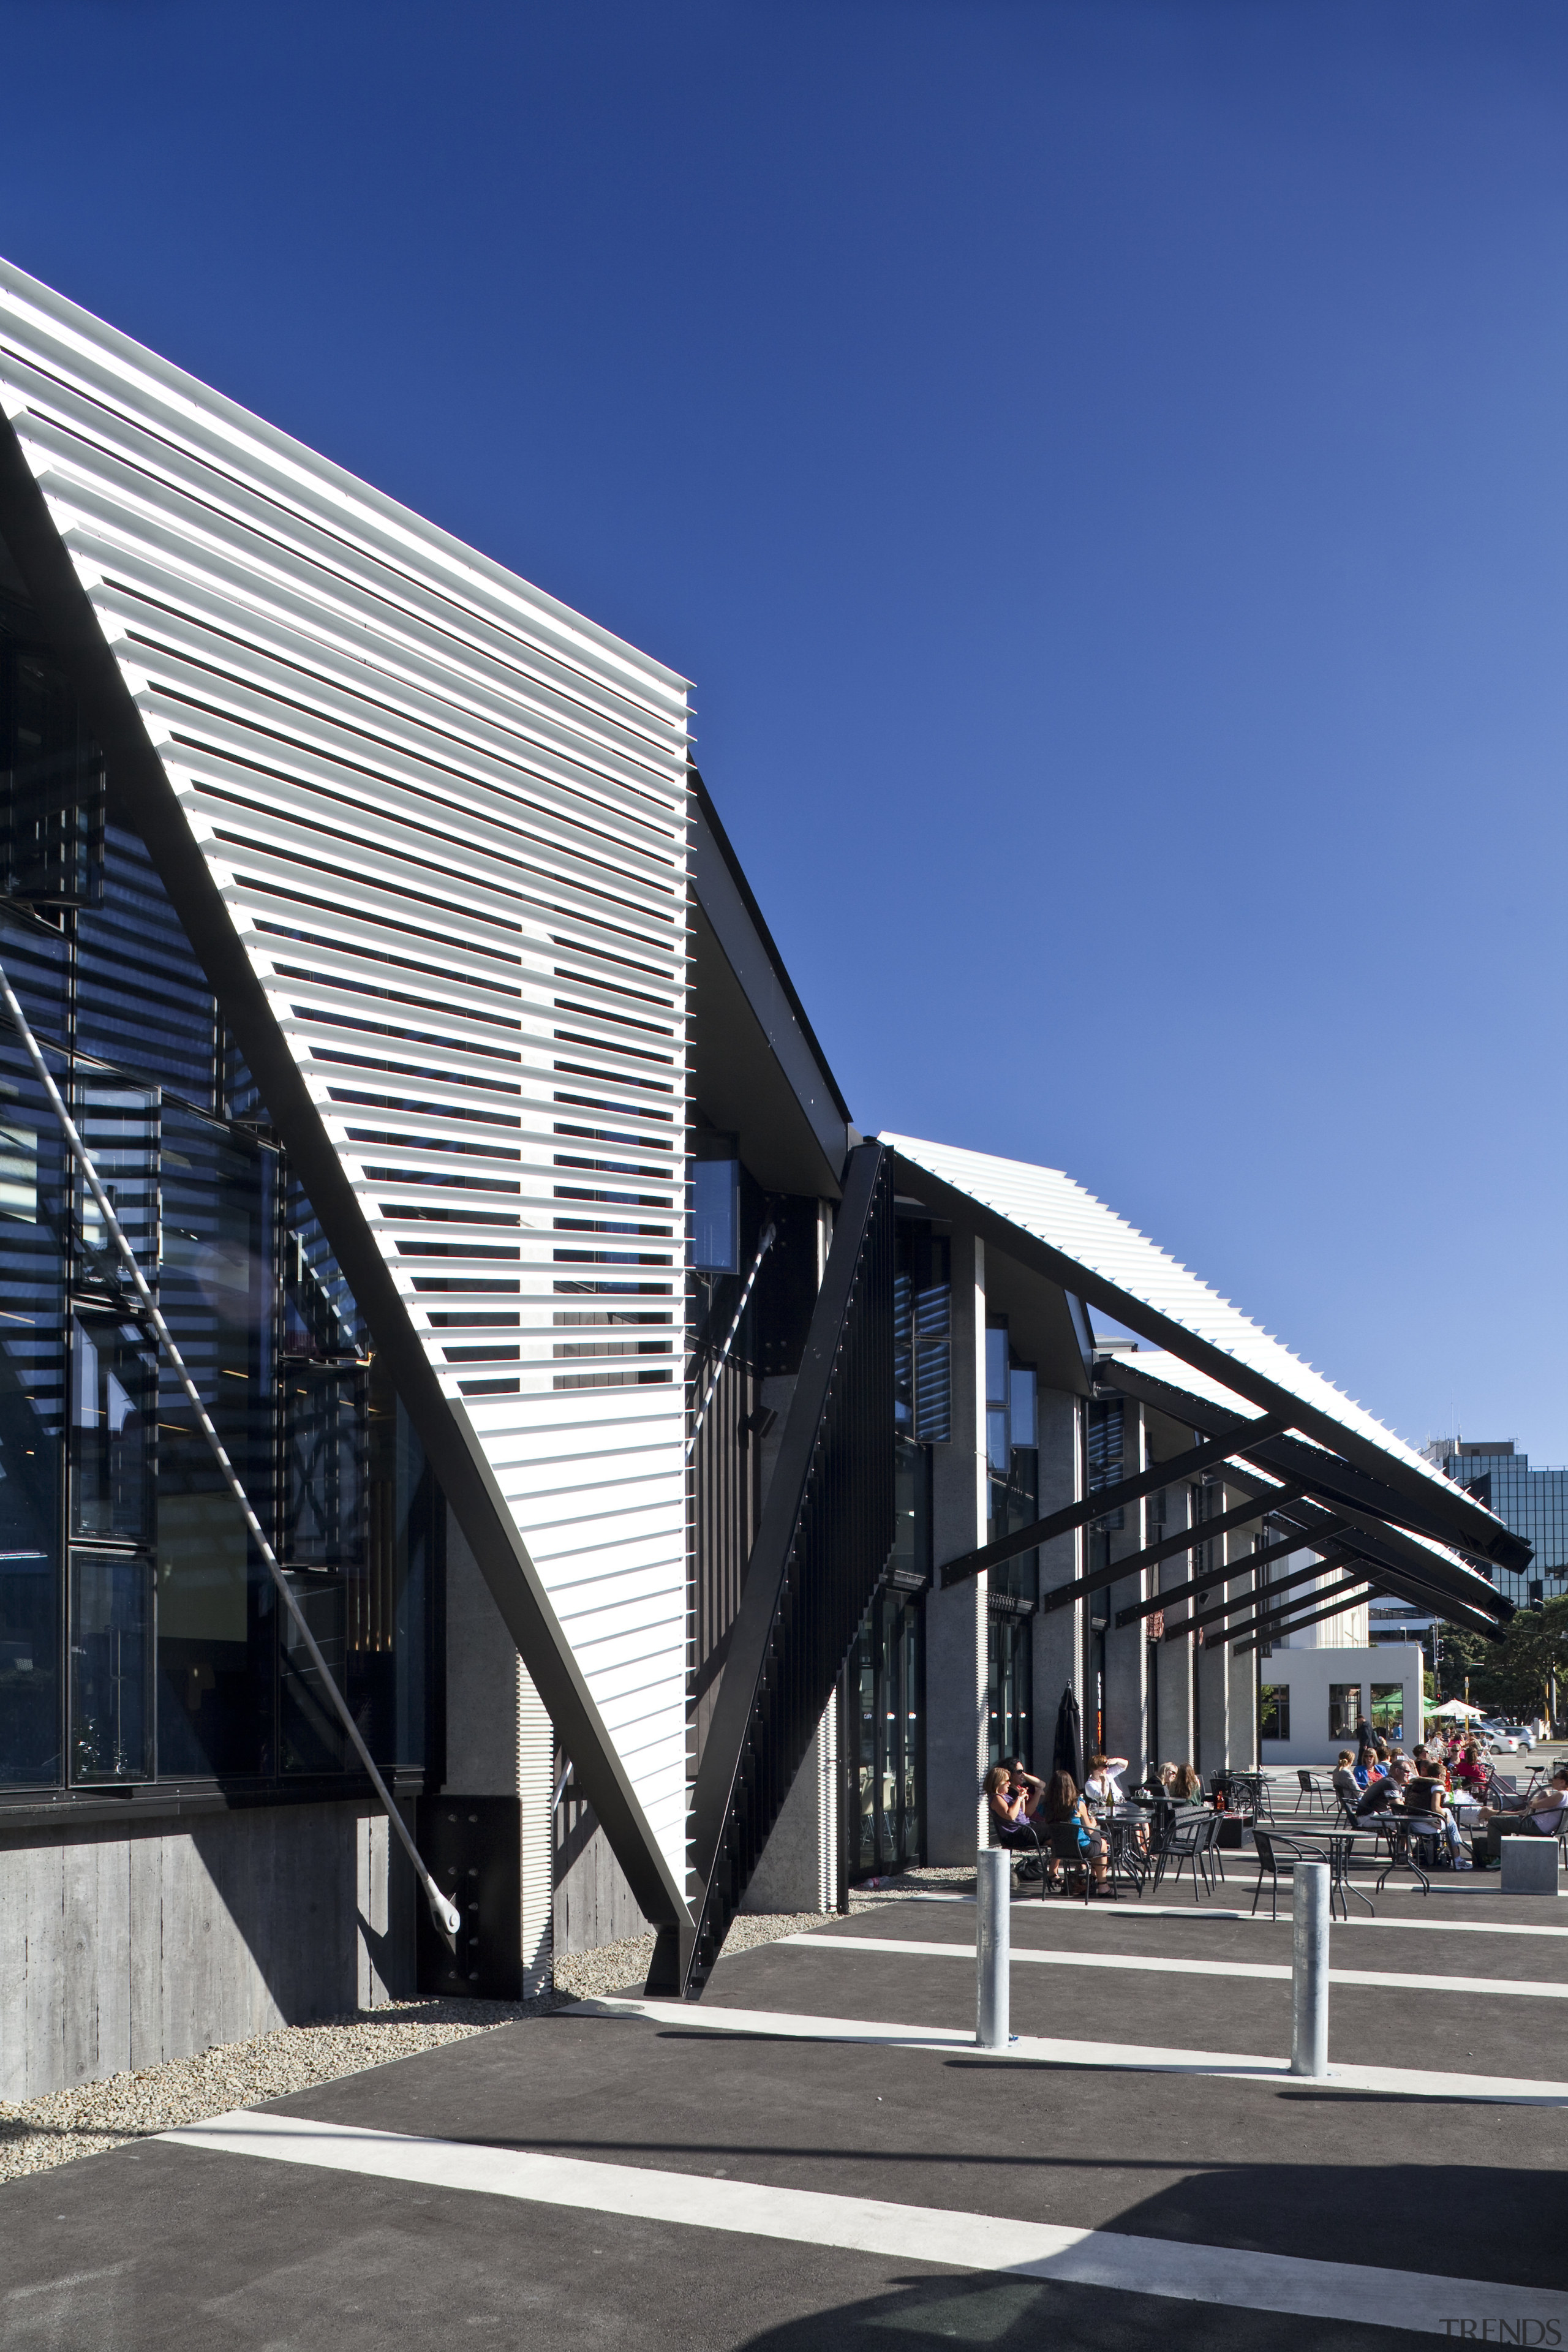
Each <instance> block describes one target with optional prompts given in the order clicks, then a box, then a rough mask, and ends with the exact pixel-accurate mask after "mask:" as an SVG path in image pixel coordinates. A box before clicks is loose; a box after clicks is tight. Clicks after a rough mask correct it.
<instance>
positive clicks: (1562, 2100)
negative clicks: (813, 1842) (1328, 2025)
mask: <svg viewBox="0 0 1568 2352" xmlns="http://www.w3.org/2000/svg"><path fill="white" fill-rule="evenodd" d="M563 2014H565V2015H566V2016H569V2017H606V2018H613V2017H627V2018H644V2019H646V2020H647V2021H648V2022H649V2023H650V2024H654V2025H665V2026H670V2027H673V2028H675V2029H677V2030H678V2031H679V2032H683V2033H742V2034H754V2035H760V2036H764V2037H766V2038H768V2039H770V2040H773V2041H789V2042H855V2043H869V2044H870V2045H871V2046H872V2047H874V2048H879V2049H885V2050H924V2051H931V2052H934V2053H936V2054H937V2056H939V2057H942V2058H955V2057H964V2058H976V2057H981V2056H984V2058H985V2059H987V2060H992V2059H995V2060H1000V2061H1002V2062H1003V2063H1005V2062H1007V2061H1008V2060H1012V2059H1017V2060H1020V2061H1023V2062H1025V2063H1028V2064H1031V2065H1040V2064H1045V2065H1050V2066H1093V2067H1098V2068H1100V2069H1101V2070H1107V2069H1109V2070H1110V2071H1113V2072H1118V2073H1122V2074H1217V2075H1223V2076H1224V2077H1225V2079H1226V2081H1227V2082H1239V2083H1261V2084H1266V2085H1268V2086H1269V2087H1270V2088H1272V2089H1274V2090H1280V2089H1285V2088H1290V2087H1294V2085H1295V2084H1296V2082H1297V2080H1298V2079H1299V2078H1297V2077H1295V2076H1293V2075H1292V2074H1291V2073H1290V2062H1289V2059H1288V2058H1260V2057H1258V2054H1257V2053H1256V2052H1252V2051H1230V2050H1168V2049H1164V2048H1162V2047H1161V2046H1160V2045H1158V2044H1157V2043H1152V2042H1151V2043H1147V2044H1145V2043H1143V2042H1068V2041H1065V2040H1057V2039H1054V2038H1052V2037H1050V2036H1048V2035H1045V2034H1027V2033H1020V2034H1016V2035H1015V2036H1014V2038H1013V2040H1012V2041H1011V2042H1009V2044H1008V2046H1007V2048H1006V2049H1005V2050H987V2051H984V2052H981V2051H979V2050H978V2049H977V2047H976V2044H975V2041H974V2037H973V2034H972V2033H963V2032H958V2031H956V2030H955V2029H954V2028H953V2027H952V2026H946V2025H889V2024H888V2023H886V2022H885V2021H883V2020H882V2019H880V2018H867V2017H810V2016H803V2015H801V2014H799V2013H798V2012H797V2011H794V2010H788V2009H729V2008H721V2007H720V2006H719V2005H718V2004H717V2003H711V2004H709V2003H704V2004H702V2005H701V2006H699V2004H698V2003H697V2002H695V2001H686V2000H638V1999H637V1998H636V1997H635V1996H628V1997H626V1999H624V2000H616V1999H614V1998H609V1997H606V1998H604V1999H601V2000H579V2001H574V2002H573V2003H572V2005H571V2007H570V2009H568V2010H567V2011H564V2012H563ZM1302 2087H1303V2088H1307V2087H1310V2089H1312V2090H1314V2091H1328V2092H1334V2091H1382V2092H1386V2093H1388V2094H1390V2095H1393V2096H1394V2097H1399V2098H1416V2099H1422V2098H1425V2099H1479V2100H1482V2101H1485V2102H1486V2103H1487V2104H1488V2105H1505V2106H1527V2107H1568V2083H1547V2082H1532V2081H1531V2080H1529V2079H1528V2078H1525V2077H1521V2076H1518V2075H1513V2074H1436V2073H1434V2072H1433V2071H1432V2070H1431V2069H1429V2068H1426V2067H1416V2066H1341V2065H1335V2066H1334V2067H1333V2068H1332V2070H1331V2073H1330V2074H1328V2076H1327V2077H1326V2078H1321V2079H1317V2080H1314V2081H1313V2082H1312V2083H1311V2084H1310V2085H1307V2084H1303V2085H1302Z"/></svg>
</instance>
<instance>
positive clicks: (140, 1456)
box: [71, 1315, 157, 1543]
mask: <svg viewBox="0 0 1568 2352" xmlns="http://www.w3.org/2000/svg"><path fill="white" fill-rule="evenodd" d="M71 1352H72V1369H71V1390H72V1395H71V1532H72V1534H73V1535H79V1536H115V1537H119V1538H122V1539H123V1540H124V1541H126V1542H128V1543H143V1542H145V1541H146V1540H147V1539H148V1538H149V1537H150V1536H151V1534H152V1516H153V1512H152V1504H153V1476H152V1471H153V1462H152V1454H153V1418H154V1415H153V1402H154V1399H155V1397H156V1394H157V1373H156V1367H155V1363H154V1359H153V1351H152V1349H151V1348H150V1346H149V1344H148V1342H147V1340H146V1339H145V1338H144V1337H143V1335H142V1332H141V1331H140V1330H139V1329H138V1328H137V1327H136V1325H135V1324H133V1323H126V1322H122V1321H121V1320H120V1319H119V1318H117V1317H112V1316H108V1315H78V1316H75V1317H74V1318H72V1323H71Z"/></svg>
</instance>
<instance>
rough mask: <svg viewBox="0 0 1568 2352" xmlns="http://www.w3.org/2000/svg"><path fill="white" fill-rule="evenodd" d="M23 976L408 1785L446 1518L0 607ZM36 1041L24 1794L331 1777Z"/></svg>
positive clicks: (21, 1225)
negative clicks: (62, 1121) (53, 1106)
mask: <svg viewBox="0 0 1568 2352" xmlns="http://www.w3.org/2000/svg"><path fill="white" fill-rule="evenodd" d="M0 804H3V819H4V822H3V824H0V834H3V839H4V850H5V858H4V869H3V870H4V879H5V883H6V884H7V886H8V893H7V895H6V897H5V899H4V901H3V902H0V961H4V963H5V971H6V972H7V975H8V976H9V978H10V980H11V982H12V985H13V986H14V987H15V988H16V992H17V994H18V996H19V997H20V999H21V1000H22V1003H23V1006H24V1009H25V1011H26V1013H27V1016H28V1019H29V1021H30V1023H31V1024H32V1025H33V1027H34V1029H35V1031H36V1033H37V1036H38V1038H39V1041H40V1044H41V1045H42V1046H43V1048H44V1051H45V1053H46V1055H47V1058H48V1060H49V1061H50V1063H51V1065H52V1067H53V1073H54V1075H55V1076H56V1077H57V1079H58V1083H59V1085H60V1087H61V1089H62V1091H64V1092H65V1093H66V1094H67V1097H68V1100H69V1101H70V1103H71V1107H72V1111H73V1116H74V1117H75V1118H76V1119H77V1120H78V1122H79V1126H80V1128H81V1129H82V1133H83V1138H84V1140H85V1141H86V1143H87V1145H88V1148H89V1150H90V1151H91V1153H92V1155H93V1158H94V1160H95V1162H96V1164H97V1166H98V1168H99V1171H100V1175H101V1177H102V1179H103V1181H104V1184H105V1187H106V1189H107V1190H108V1192H109V1193H110V1198H111V1200H112V1201H113V1202H114V1206H115V1211H116V1214H117V1215H118V1217H119V1219H120V1221H121V1223H122V1225H123V1226H124V1228H125V1231H126V1234H127V1235H128V1238H129V1239H130V1241H131V1243H132V1247H133V1248H134V1250H135V1252H136V1255H137V1257H138V1260H139V1262H140V1264H141V1266H142V1271H143V1273H144V1274H145V1276H147V1279H148V1281H149V1282H150V1284H151V1285H152V1286H153V1290H154V1293H155V1295H156V1297H157V1299H158V1303H159V1306H160V1307H161V1308H162V1311H163V1315H164V1316H165V1317H166V1318H167V1320H168V1323H169V1326H170V1328H171V1329H172V1331H173V1333H174V1339H175V1340H176V1342H177V1343H178V1345H179V1347H180V1349H181V1350H182V1352H183V1354H184V1358H185V1360H186V1363H187V1364H188V1366H189V1368H190V1371H191V1374H192V1377H193V1379H194V1380H195V1384H196V1387H197V1389H198V1391H200V1393H201V1395H202V1398H203V1400H204V1402H205V1405H206V1408H207V1410H208V1411H209V1412H210V1413H211V1415H212V1418H213V1420H214V1422H215V1423H216V1427H217V1430H218V1433H219V1435H220V1437H221V1438H222V1440H223V1443H224V1444H225V1446H226V1448H227V1451H228V1453H229V1455H230V1458H231V1459H232V1461H233V1462H234V1465H235V1466H236V1469H237V1472H238V1474H239V1476H240V1478H241V1480H242V1481H243V1483H244V1485H245V1486H246V1489H247V1493H248V1494H249V1496H250V1498H251V1501H252V1504H253V1506H254V1507H255V1509H256V1511H257V1513H258V1517H260V1519H261V1522H262V1525H263V1526H264V1528H267V1531H268V1538H269V1540H270V1541H271V1542H272V1543H273V1545H274V1547H275V1549H277V1551H278V1553H279V1558H280V1559H282V1561H283V1562H284V1563H285V1565H286V1567H287V1570H288V1572H289V1576H290V1579H291V1580H292V1582H293V1585H294V1589H295V1590H296V1591H297V1592H298V1593H299V1594H300V1597H301V1599H302V1600H303V1601H304V1603H305V1606H306V1610H307V1613H308V1615H309V1616H310V1620H311V1622H312V1628H313V1630H314V1631H315V1632H316V1633H317V1637H318V1639H319V1640H320V1641H321V1645H322V1648H323V1650H324V1651H325V1652H326V1653H327V1654H328V1657H329V1659H330V1660H331V1662H332V1663H333V1664H334V1668H335V1671H337V1672H338V1673H339V1674H340V1675H341V1676H342V1682H343V1685H344V1686H345V1688H346V1692H347V1695H348V1696H349V1700H350V1704H351V1706H353V1709H354V1711H355V1714H356V1717H358V1719H359V1721H360V1723H361V1726H362V1728H363V1730H364V1732H365V1734H366V1737H367V1738H368V1739H369V1741H370V1744H371V1746H372V1748H373V1750H374V1752H375V1753H376V1755H377V1757H378V1759H379V1760H381V1761H382V1762H383V1764H384V1766H387V1767H394V1768H395V1767H399V1766H401V1767H406V1768H408V1769H422V1768H423V1767H424V1766H425V1764H426V1744H427V1729H428V1721H427V1718H428V1712H429V1710H428V1707H427V1704H426V1701H427V1693H428V1688H429V1651H430V1644H431V1640H432V1632H433V1627H434V1622H435V1604H436V1586H437V1569H438V1557H437V1547H438V1542H439V1536H440V1529H441V1523H442V1517H443V1514H442V1511H441V1508H440V1507H439V1502H438V1497H437V1493H436V1490H435V1487H434V1485H433V1482H432V1481H431V1479H430V1477H429V1475H428V1473H427V1471H426V1467H425V1465H424V1462H423V1459H422V1456H421V1454H420V1449H419V1447H418V1444H417V1442H416V1439H415V1437H414V1433H413V1431H412V1429H411V1427H410V1426H409V1424H408V1422H407V1419H406V1416H405V1413H404V1412H403V1411H402V1408H401V1406H400V1404H399V1402H398V1401H397V1399H396V1397H395V1394H394V1393H393V1392H392V1391H391V1389H390V1386H389V1385H388V1384H387V1383H386V1381H385V1380H384V1377H383V1376H382V1375H381V1374H380V1373H379V1371H378V1370H377V1368H376V1366H375V1365H374V1361H373V1359H372V1353H371V1350H370V1348H369V1344H368V1337H367V1334H366V1333H365V1331H364V1329H363V1324H362V1322H361V1319H360V1318H359V1315H358V1313H357V1310H356V1308H355V1307H354V1303H353V1299H352V1297H350V1296H349V1294H348V1291H347V1288H346V1286H345V1285H344V1283H343V1281H342V1276H341V1275H340V1273H339V1272H338V1269H337V1267H336V1265H334V1263H333V1261H332V1259H331V1254H330V1252H329V1251H328V1250H327V1248H326V1246H325V1244H324V1241H323V1238H322V1236H321V1232H320V1229H319V1227H318V1226H317V1224H316V1223H315V1220H314V1218H313V1217H312V1215H311V1213H310V1205H309V1203H308V1202H306V1200H305V1199H304V1197H303V1195H302V1193H301V1192H300V1188H299V1186H298V1184H297V1183H295V1182H294V1181H292V1180H291V1178H290V1175H289V1168H288V1164H287V1160H286V1158H285V1155H284V1154H283V1153H282V1151H281V1150H279V1148H278V1146H277V1144H276V1142H275V1141H274V1140H273V1139H272V1138H271V1136H270V1133H269V1131H268V1128H267V1126H266V1123H265V1119H264V1118H262V1117H261V1116H260V1115H259V1114H260V1106H259V1104H258V1099H257V1094H256V1089H255V1087H254V1085H253V1084H252V1083H251V1081H250V1079H249V1076H248V1074H247V1072H246V1070H245V1067H244V1065H243V1062H242V1061H241V1059H240V1056H239V1055H238V1054H237V1051H236V1050H235V1048H234V1045H233V1043H232V1041H231V1040H230V1039H229V1037H228V1036H227V1034H226V1031H225V1028H224V1024H223V1021H222V1018H221V1015H220V1012H219V1008H218V1006H217V1004H216V1002H215V1000H214V997H213V995H212V992H211V991H210V990H209V989H208V987H207V986H206V983H205V978H204V976H203V974H202V971H201V969H200V967H199V965H198V964H197V962H196V961H195V957H194V955H193V954H192V951H191V950H190V947H189V945H188V943H187V941H186V940H185V938H184V932H183V930H182V929H181V926H180V924H179V922H178V919H176V917H175V915H174V909H173V908H172V907H171V906H170V904H169V901H168V899H167V898H166V896H165V894H164V892H163V886H162V884H161V882H160V880H159V878H158V876H157V873H156V870H155V869H154V867H153V863H152V860H151V859H150V857H149V856H148V855H147V852H146V850H145V848H144V846H143V845H142V842H141V841H140V839H139V838H138V837H137V835H135V834H134V832H132V830H131V829H130V828H129V827H128V826H127V825H126V824H125V823H124V822H123V821H122V818H121V814H119V812H118V810H117V806H116V801H115V794H114V789H113V780H112V777H111V776H107V775H106V774H105V772H104V766H103V762H102V761H101V760H100V757H99V755H98V751H97V749H96V747H95V746H94V745H93V743H92V741H91V739H90V737H89V734H88V733H87V731H86V730H85V728H84V726H83V724H82V722H81V720H80V719H79V714H78V712H77V709H76V706H75V703H74V701H73V699H72V697H71V695H70V693H69V691H68V688H67V685H66V683H65V681H64V678H63V675H62V673H61V671H60V669H59V667H58V664H57V663H56V662H55V660H54V657H53V656H52V654H51V653H50V651H49V649H48V647H47V645H46V643H45V642H44V640H43V637H42V633H41V631H40V630H39V629H38V627H37V624H36V622H35V620H34V617H33V615H32V614H31V612H30V611H29V610H28V608H27V607H26V605H25V604H23V603H22V602H21V601H20V600H19V599H18V598H17V597H16V596H15V595H12V594H6V593H3V592H0ZM287 1626H288V1620H287V1614H286V1612H283V1611H281V1610H280V1609H279V1605H278V1601H277V1596H276V1593H275V1591H274V1590H273V1586H272V1583H271V1580H270V1578H269V1577H268V1574H267V1571H266V1570H265V1568H264V1566H263V1564H262V1561H261V1559H260V1558H259V1556H258V1553H257V1551H256V1549H255V1546H254V1544H253V1542H252V1541H251V1538H250V1537H249V1535H248V1532H247V1528H246V1526H245V1522H244V1520H243V1518H242V1517H241V1514H240V1512H239V1509H238V1507H237V1504H236V1503H235V1501H234V1499H233V1496H231V1495H230V1493H229V1491H228V1488H227V1486H226V1483H225V1481H224V1480H223V1478H222V1476H221V1475H220V1474H219V1472H218V1470H217V1467H216V1464H215V1462H214V1461H213V1458H212V1455H211V1454H210V1452H209V1450H208V1447H207V1445H206V1443H205V1439H204V1438H203V1436H202V1433H201V1431H200V1428H199V1426H198V1424H197V1422H196V1418H195V1412H194V1411H193V1410H192V1407H191V1405H190V1403H189V1401H188V1399H187V1398H186V1396H185V1393H184V1389H183V1387H182V1386H181V1385H180V1383H179V1381H177V1380H176V1378H175V1377H174V1373H173V1371H172V1370H171V1368H170V1366H169V1365H168V1364H167V1363H166V1362H164V1361H162V1360H160V1353H159V1349H158V1348H157V1346H156V1343H155V1340H154V1337H153V1332H152V1329H151V1328H150V1327H149V1326H148V1325H147V1324H146V1322H145V1320H144V1318H143V1316H142V1311H141V1308H140V1305H139V1301H138V1300H137V1298H136V1297H135V1294H134V1292H133V1291H132V1288H131V1286H129V1284H128V1282H127V1280H126V1279H125V1277H124V1275H123V1273H122V1270H121V1265H120V1262H119V1259H118V1255H117V1254H116V1253H115V1251H114V1250H113V1248H112V1247H111V1245H110V1238H109V1235H108V1233H107V1231H106V1230H105V1229H104V1226H103V1223H102V1220H101V1219H100V1215H99V1213H98V1212H97V1210H96V1208H95V1206H94V1204H93V1202H92V1200H91V1198H90V1196H89V1193H88V1192H87V1191H86V1189H85V1186H84V1184H83V1182H82V1181H81V1179H80V1176H79V1171H76V1170H75V1169H74V1168H71V1167H68V1165H67V1162H66V1158H65V1154H64V1150H63V1146H62V1139H61V1137H60V1134H59V1130H58V1124H57V1122H56V1120H55V1118H54V1117H53V1115H52V1114H51V1112H50V1111H49V1108H48V1106H47V1101H46V1100H45V1098H44V1097H43V1094H42V1090H41V1088H40V1087H38V1086H37V1082H36V1080H35V1079H34V1077H33V1075H32V1071H31V1067H30V1065H29V1064H28V1062H27V1060H26V1055H25V1053H24V1051H23V1049H22V1046H21V1045H20V1042H19V1040H18V1039H17V1038H16V1037H15V1036H14V1035H13V1034H9V1033H8V1032H5V1031H4V1030H0V1787H4V1788H6V1789H9V1790H14V1791H22V1790H30V1791H35V1792H37V1791H40V1790H49V1789H64V1788H66V1787H80V1788H83V1789H88V1788H93V1787H101V1786H106V1785H121V1786H123V1785H128V1784H132V1783H136V1782H141V1781H148V1780H182V1781H184V1780H228V1779H231V1778H241V1779H247V1780H268V1779H270V1778H274V1777H276V1778H279V1780H281V1779H282V1778H283V1777H284V1776H300V1775H306V1774H319V1773H335V1772H337V1771H340V1770H341V1769H342V1765H343V1742H342V1735H341V1732H340V1730H339V1728H338V1726H337V1723H336V1719H335V1717H333V1716H332V1715H331V1711H330V1709H329V1708H328V1706H327V1705H326V1702H325V1699H324V1696H323V1695H322V1693H321V1691H320V1690H318V1689H316V1688H315V1687H314V1676H313V1675H312V1673H311V1672H310V1669H309V1668H308V1666H306V1665H305V1664H304V1663H303V1662H302V1661H301V1660H300V1659H299V1658H298V1657H297V1656H296V1654H295V1651H296V1647H297V1643H296V1642H295V1641H293V1640H291V1639H290V1638H289V1633H288V1631H287Z"/></svg>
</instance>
